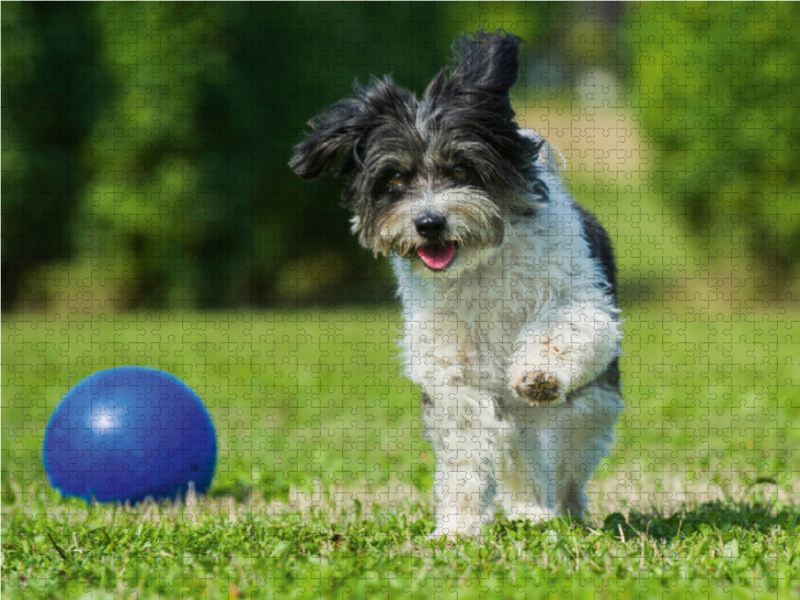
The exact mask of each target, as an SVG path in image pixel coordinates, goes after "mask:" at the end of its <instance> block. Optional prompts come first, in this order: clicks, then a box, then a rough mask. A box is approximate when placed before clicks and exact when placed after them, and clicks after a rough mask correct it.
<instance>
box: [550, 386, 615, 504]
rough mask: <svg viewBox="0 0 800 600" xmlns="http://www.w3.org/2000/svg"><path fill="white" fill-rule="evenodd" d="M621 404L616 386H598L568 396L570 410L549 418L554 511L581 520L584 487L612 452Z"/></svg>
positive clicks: (566, 408) (553, 414)
mask: <svg viewBox="0 0 800 600" xmlns="http://www.w3.org/2000/svg"><path fill="white" fill-rule="evenodd" d="M622 408H623V404H622V400H621V398H620V390H619V387H618V386H617V385H612V384H609V383H602V382H601V383H597V384H592V385H588V386H585V387H584V388H581V389H580V390H578V391H577V393H575V394H574V395H571V396H570V399H569V406H564V407H561V408H554V409H551V410H548V412H550V413H551V414H552V418H551V421H552V423H551V426H552V429H551V435H550V438H551V440H552V443H551V445H550V448H549V454H550V459H551V461H552V464H554V465H555V468H556V495H555V500H556V510H557V512H558V513H559V514H561V515H566V514H569V515H572V516H573V517H581V516H583V512H584V510H585V509H586V484H587V482H588V480H589V478H590V477H591V476H592V474H593V473H594V471H595V469H596V468H597V465H598V464H599V463H600V461H601V460H602V458H603V457H604V456H606V455H607V454H608V452H609V450H610V449H611V445H612V443H613V441H614V433H613V430H614V425H615V423H616V422H617V419H618V418H619V415H620V413H621V412H622Z"/></svg>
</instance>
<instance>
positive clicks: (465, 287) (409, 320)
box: [405, 273, 535, 385]
mask: <svg viewBox="0 0 800 600" xmlns="http://www.w3.org/2000/svg"><path fill="white" fill-rule="evenodd" d="M500 275H501V276H500V277H489V276H485V274H482V276H481V277H475V278H462V279H460V280H458V281H451V282H447V281H443V282H437V283H435V284H431V283H432V282H428V285H426V286H425V288H424V289H418V290H417V292H418V294H414V295H413V296H415V298H414V299H413V300H411V302H410V303H407V305H406V307H405V308H406V315H405V316H406V344H407V346H408V347H409V350H410V351H411V354H410V357H411V362H412V364H417V365H420V366H425V367H428V368H429V367H432V366H436V367H437V368H438V369H440V370H441V369H444V370H446V371H448V372H449V373H450V376H451V380H450V381H451V383H456V382H458V383H463V384H471V385H479V384H489V383H491V384H496V383H498V378H500V377H502V375H501V374H502V373H503V372H504V371H505V370H506V367H507V363H508V360H509V358H510V357H511V355H512V354H513V353H514V344H515V341H516V339H517V337H518V335H519V333H520V331H521V330H522V328H523V327H524V326H525V324H526V323H527V322H528V319H529V318H530V317H531V313H532V311H534V310H535V303H532V302H531V298H532V296H533V294H532V292H531V290H528V289H523V286H524V285H525V283H524V278H522V282H520V280H519V279H518V280H517V281H516V282H514V281H512V280H511V279H510V278H509V277H506V276H503V275H505V273H501V274H500Z"/></svg>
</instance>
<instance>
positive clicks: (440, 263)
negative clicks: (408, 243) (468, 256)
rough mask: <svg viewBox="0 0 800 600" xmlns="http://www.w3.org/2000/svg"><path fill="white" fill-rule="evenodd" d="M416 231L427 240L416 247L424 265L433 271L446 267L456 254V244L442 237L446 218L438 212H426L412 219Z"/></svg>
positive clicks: (445, 226)
mask: <svg viewBox="0 0 800 600" xmlns="http://www.w3.org/2000/svg"><path fill="white" fill-rule="evenodd" d="M414 227H416V229H417V233H418V234H419V235H420V236H422V237H423V238H425V239H426V240H429V241H430V242H431V243H430V244H425V245H424V246H420V247H419V248H417V256H419V257H420V259H421V260H422V262H423V263H425V266H426V267H428V268H429V269H432V270H434V271H441V270H442V269H446V268H447V267H448V266H449V265H450V263H452V262H453V259H454V258H455V256H456V245H455V243H454V242H453V241H451V240H445V239H444V233H445V231H446V230H447V219H446V218H445V216H444V215H441V214H439V213H426V214H424V215H422V216H421V217H418V218H417V219H415V220H414Z"/></svg>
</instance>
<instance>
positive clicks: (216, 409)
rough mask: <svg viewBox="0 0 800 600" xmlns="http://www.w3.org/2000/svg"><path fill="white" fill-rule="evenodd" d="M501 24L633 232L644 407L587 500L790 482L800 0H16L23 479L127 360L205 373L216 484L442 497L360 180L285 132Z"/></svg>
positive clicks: (6, 223)
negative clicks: (314, 160) (297, 152)
mask: <svg viewBox="0 0 800 600" xmlns="http://www.w3.org/2000/svg"><path fill="white" fill-rule="evenodd" d="M481 25H482V26H484V27H486V28H487V29H495V28H499V27H501V28H504V29H507V30H511V31H513V32H514V33H516V34H517V35H519V36H520V37H522V38H524V39H525V40H526V43H525V45H524V46H523V47H522V55H521V65H522V66H521V69H520V79H519V83H518V85H517V86H516V87H515V89H514V90H513V105H514V107H515V109H516V111H517V113H518V119H519V121H520V124H521V125H522V126H524V127H530V128H533V129H536V130H538V131H540V132H542V133H543V134H544V135H546V136H547V137H548V138H550V140H551V141H552V142H553V143H554V145H555V146H557V147H558V148H560V149H561V150H562V151H563V153H564V155H565V157H566V160H567V167H566V169H565V175H566V177H567V179H568V182H569V185H570V186H571V188H572V190H573V192H574V195H575V196H576V197H577V198H578V199H579V200H580V201H581V202H582V203H584V204H585V205H586V206H587V207H589V208H591V209H592V210H594V211H595V212H596V213H597V215H598V217H599V219H600V220H601V222H602V223H603V224H604V225H605V226H606V227H607V229H608V230H609V232H610V234H611V237H612V239H613V240H614V244H615V247H616V252H617V256H618V263H619V269H620V282H621V283H620V291H621V296H622V298H621V308H622V309H623V315H622V316H623V318H624V319H626V321H625V324H624V328H625V334H626V338H625V344H624V350H625V353H626V354H625V356H624V357H623V360H622V368H623V375H624V381H625V386H626V388H625V389H626V404H627V410H626V412H625V413H624V415H623V417H622V419H621V421H620V424H619V428H618V432H619V438H618V441H617V446H616V449H615V451H614V453H613V454H612V455H611V457H610V458H609V459H608V460H607V461H606V462H604V463H603V466H602V467H601V469H600V472H599V473H598V477H597V480H596V481H597V487H595V488H593V489H594V490H595V492H596V494H595V496H594V497H593V498H594V500H593V507H594V508H593V509H592V510H594V511H596V513H597V514H599V515H600V521H601V522H602V519H603V514H604V512H603V511H606V512H612V511H616V510H619V509H620V507H621V506H624V505H625V503H628V504H629V505H630V503H635V502H637V500H636V499H637V498H644V500H641V502H640V506H643V507H645V508H647V509H649V507H650V506H657V507H658V509H659V510H664V511H667V512H668V511H669V509H668V505H669V503H670V502H677V501H683V500H690V499H694V500H698V499H702V498H710V497H712V496H713V494H717V496H713V497H719V493H722V492H724V493H725V494H733V493H734V492H735V491H736V490H739V492H742V490H751V489H752V486H753V485H754V484H755V482H769V483H770V485H773V484H777V485H778V489H779V491H780V492H781V493H783V494H785V497H789V498H791V497H793V494H794V495H796V494H797V492H798V490H800V488H798V485H800V484H799V482H800V461H798V451H797V450H796V448H797V447H800V427H799V426H798V423H800V387H799V386H800V375H799V373H800V365H799V364H798V358H797V357H798V356H800V336H799V335H798V331H800V326H799V324H800V310H798V308H797V297H798V288H797V284H796V280H797V276H798V269H800V266H799V265H800V263H799V262H798V261H797V260H796V257H797V256H798V254H800V203H799V202H798V200H799V199H800V176H798V169H799V168H800V167H798V165H800V128H799V127H798V123H800V108H798V106H800V103H798V101H797V99H796V97H795V96H796V89H797V88H798V84H800V68H798V67H797V65H800V45H798V43H797V41H798V39H797V36H798V31H800V5H798V4H795V3H787V4H775V3H763V4H738V3H718V4H683V3H681V4H678V3H674V4H673V3H665V4H647V3H643V4H633V3H631V4H628V3H625V4H622V3H620V4H617V3H612V2H609V3H597V4H594V3H593V4H585V3H569V4H565V3H557V2H549V3H528V4H518V3H508V2H506V3H497V4H495V3H470V4H459V3H435V4H434V3H430V4H422V3H414V4H410V3H395V2H392V3H352V4H351V3H320V4H318V3H295V2H289V3H214V2H204V3H136V2H132V3H24V4H23V3H14V2H4V3H3V5H2V27H3V31H2V39H3V45H2V64H3V71H2V83H3V85H2V90H1V91H0V93H2V127H3V136H2V144H3V147H2V171H3V173H2V308H3V311H4V312H3V316H2V318H3V329H4V332H3V337H4V340H5V343H4V344H3V387H2V390H3V397H2V411H3V412H2V422H3V427H2V432H0V435H1V436H2V452H3V461H2V470H3V490H4V491H9V494H10V495H9V497H11V498H16V500H15V502H17V508H18V509H19V510H25V508H24V507H25V506H27V504H26V501H25V498H27V497H28V496H26V494H33V495H34V496H36V495H37V494H44V495H45V496H43V497H46V495H47V494H49V493H52V490H50V491H48V490H49V488H48V485H47V483H46V479H45V478H44V473H43V469H42V464H41V455H40V450H41V444H42V437H43V432H44V424H45V423H46V421H47V418H48V417H49V415H50V414H51V412H52V410H53V409H54V408H55V406H56V404H57V403H58V402H59V400H60V399H61V397H63V395H64V394H65V393H66V392H67V390H68V389H69V388H70V387H71V386H72V385H74V384H75V383H76V382H78V381H80V380H81V379H83V378H84V377H86V376H87V375H89V374H90V373H92V372H94V371H98V370H100V369H104V368H108V367H111V366H115V365H126V364H127V365H136V364H140V365H145V366H150V367H154V368H160V369H165V370H168V371H170V372H172V373H174V374H176V375H177V376H178V377H180V378H182V379H183V380H184V381H186V382H187V383H188V384H189V385H190V386H192V387H193V388H194V389H195V390H196V391H198V393H199V394H200V396H201V397H202V398H203V399H204V401H205V402H206V404H207V405H208V407H209V410H210V412H211V414H212V416H213V417H214V419H215V423H216V424H217V427H218V432H219V435H220V463H219V467H218V475H217V478H216V479H215V484H214V487H213V488H212V492H211V496H212V497H220V496H225V495H226V494H232V495H233V496H234V497H235V498H237V499H240V500H246V499H247V498H250V497H251V496H250V495H249V494H251V493H256V492H257V493H258V494H260V495H259V496H258V497H259V498H261V499H262V500H265V501H271V500H270V499H275V498H283V499H284V500H286V499H288V498H290V497H291V498H295V499H297V498H301V497H302V498H317V499H318V498H319V496H315V495H314V494H317V492H319V493H322V492H326V491H330V490H345V491H347V492H348V493H351V495H352V494H360V493H362V492H363V494H364V495H362V496H359V498H361V501H362V502H364V503H366V502H368V501H369V502H373V501H374V502H378V503H381V502H384V503H385V502H393V501H394V499H396V498H398V497H402V496H404V495H409V496H414V497H418V498H420V499H421V500H423V501H424V502H425V503H426V505H427V506H431V503H432V501H433V499H432V493H431V491H430V483H431V480H432V476H431V472H432V469H433V454H432V452H431V449H430V446H429V445H428V444H427V442H425V441H424V439H423V436H422V432H421V428H420V421H419V391H418V390H416V389H415V388H414V386H412V385H411V384H409V383H408V382H407V381H406V380H405V379H403V378H402V376H401V374H400V373H399V369H398V365H399V359H398V358H397V346H396V340H397V337H398V330H399V327H400V324H399V317H398V308H399V304H398V301H397V300H396V298H395V287H394V285H395V284H394V281H393V278H392V276H391V274H390V272H389V269H388V264H387V262H386V261H385V260H378V261H376V260H375V259H374V258H373V257H372V255H371V254H369V253H368V252H366V251H364V250H363V249H361V248H360V247H358V245H357V244H356V242H355V240H354V239H353V237H352V236H351V235H350V233H349V226H348V218H349V216H348V214H347V213H346V212H345V211H344V209H343V208H342V207H341V206H340V203H339V193H340V186H341V183H340V182H337V181H335V180H333V179H330V178H328V179H323V180H320V181H316V182H304V181H301V180H300V179H299V178H297V177H295V176H294V175H293V174H292V173H291V172H290V170H289V168H288V167H287V162H288V161H289V159H290V157H291V154H292V147H293V145H294V144H296V143H298V142H299V141H301V140H302V139H303V137H304V134H305V133H306V132H307V131H308V127H307V125H306V123H307V121H308V120H309V119H310V118H311V117H313V116H314V115H315V114H317V113H318V112H319V111H320V110H322V109H324V108H325V107H327V106H329V105H330V104H331V103H333V102H335V101H336V100H338V99H340V98H341V97H343V96H346V95H348V94H349V93H350V90H351V87H352V84H353V82H354V81H355V80H358V81H360V82H362V83H363V82H366V81H368V79H369V77H370V76H371V75H382V74H385V73H391V74H392V75H393V76H394V78H395V79H396V80H397V81H398V82H399V83H400V84H401V85H403V86H407V87H409V88H411V89H413V90H415V91H416V92H417V93H421V92H422V90H424V88H425V86H426V85H427V83H428V82H429V80H430V79H431V77H432V76H433V75H434V74H435V73H437V72H438V71H439V69H440V68H441V67H442V66H443V65H444V64H446V63H447V62H448V61H449V60H450V58H451V50H450V44H451V43H452V40H453V39H454V38H455V37H456V36H457V35H458V34H459V33H461V32H463V31H469V30H473V29H475V28H476V27H478V26H481ZM291 490H295V491H296V492H298V493H297V494H295V495H294V496H293V495H292V494H293V493H294V492H291ZM358 490H361V491H358ZM380 490H383V491H384V492H387V490H392V491H391V493H389V492H387V493H382V492H380V493H379V491H380ZM399 490H404V491H403V492H402V493H401V492H400V491H399ZM720 490H722V492H720ZM300 492H302V493H300ZM662 492H663V494H662V495H660V496H655V495H654V494H656V493H662ZM742 493H743V492H742ZM637 494H640V495H639V496H637ZM641 494H645V496H641ZM703 494H706V495H703ZM708 494H711V496H709V495H708ZM37 497H38V496H37ZM20 498H22V499H20ZM14 510H17V509H14ZM276 510H277V509H276ZM642 510H644V508H643V509H642Z"/></svg>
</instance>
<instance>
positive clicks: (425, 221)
mask: <svg viewBox="0 0 800 600" xmlns="http://www.w3.org/2000/svg"><path fill="white" fill-rule="evenodd" d="M414 225H415V226H416V228H417V232H418V233H419V234H420V235H421V236H422V237H425V238H435V237H437V236H438V235H439V234H440V233H442V232H443V231H444V229H445V227H447V219H445V218H444V217H443V216H442V215H422V216H421V217H420V218H418V219H417V220H416V221H414Z"/></svg>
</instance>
